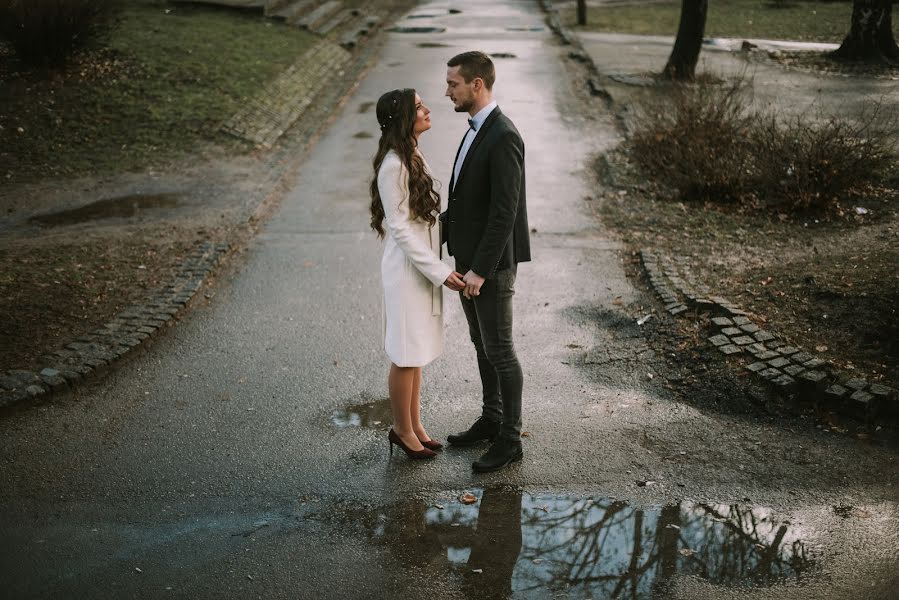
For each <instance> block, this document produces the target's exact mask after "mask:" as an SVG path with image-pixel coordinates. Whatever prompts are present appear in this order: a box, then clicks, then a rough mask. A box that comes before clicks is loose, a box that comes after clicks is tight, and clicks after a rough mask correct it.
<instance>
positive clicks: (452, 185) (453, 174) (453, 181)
mask: <svg viewBox="0 0 899 600" xmlns="http://www.w3.org/2000/svg"><path fill="white" fill-rule="evenodd" d="M467 135H468V131H466V132H465V135H463V136H462V141H461V142H459V147H458V148H456V158H454V159H453V168H452V170H450V182H449V193H450V195H451V196H452V194H453V188H455V187H456V161H457V160H459V153H460V152H462V146H464V145H465V136H467ZM459 173H462V171H459Z"/></svg>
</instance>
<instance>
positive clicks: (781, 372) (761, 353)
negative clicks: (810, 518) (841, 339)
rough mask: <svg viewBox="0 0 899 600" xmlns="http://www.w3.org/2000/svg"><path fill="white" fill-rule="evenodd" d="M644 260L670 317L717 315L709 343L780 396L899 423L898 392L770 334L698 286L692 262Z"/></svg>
mask: <svg viewBox="0 0 899 600" xmlns="http://www.w3.org/2000/svg"><path fill="white" fill-rule="evenodd" d="M640 257H641V263H642V265H643V270H644V272H645V274H646V276H647V278H648V279H649V282H650V285H651V286H652V288H653V289H654V290H655V292H656V294H658V296H659V298H660V299H661V301H662V302H663V303H664V304H665V310H666V311H667V312H668V313H670V314H671V315H672V316H679V315H680V316H681V317H682V318H696V317H698V315H699V314H710V315H713V316H712V318H711V319H710V326H711V329H712V331H711V332H710V335H709V337H708V341H709V343H710V344H711V345H712V346H713V347H715V348H716V349H717V350H718V351H719V352H721V353H722V354H723V355H725V356H736V357H742V358H743V359H744V364H745V368H746V369H747V370H748V371H749V373H751V374H753V376H755V377H759V378H760V379H762V380H764V381H766V382H767V383H768V384H769V385H770V386H772V388H773V389H774V390H776V391H778V392H780V393H783V394H785V395H791V396H797V395H798V396H799V397H800V398H802V399H804V400H806V401H807V402H810V403H814V404H815V405H817V406H821V407H822V408H826V409H827V410H833V411H836V412H840V413H844V414H847V415H849V416H852V417H853V418H857V419H864V420H870V419H872V418H875V417H892V418H894V419H895V418H897V417H899V393H897V390H895V389H893V388H890V387H888V386H885V385H881V384H879V383H869V382H868V381H866V380H865V379H862V378H858V377H852V378H847V377H846V376H844V375H843V374H841V373H838V372H837V370H836V369H835V368H834V366H833V365H831V364H829V363H827V362H825V361H823V360H821V359H819V358H816V357H814V356H813V355H811V354H809V353H808V352H805V351H803V350H802V349H801V348H797V347H795V346H793V345H791V344H789V343H787V342H786V341H784V340H782V339H780V338H779V336H777V335H775V334H774V333H771V332H769V331H765V330H764V329H763V328H762V327H761V326H760V325H758V324H756V323H753V322H752V321H751V319H750V318H749V315H748V313H747V312H746V311H744V310H743V309H741V308H740V307H739V306H737V305H736V304H734V303H733V302H730V301H729V300H727V299H726V298H722V297H720V296H716V295H713V293H712V292H711V291H710V290H709V289H708V288H707V287H706V286H704V285H702V284H701V283H699V282H697V281H695V280H694V278H693V275H692V273H691V271H690V266H689V259H688V258H686V257H676V258H671V257H666V256H660V255H657V254H656V253H654V252H652V251H651V250H648V249H644V250H642V251H641V252H640ZM745 359H748V361H747V360H745Z"/></svg>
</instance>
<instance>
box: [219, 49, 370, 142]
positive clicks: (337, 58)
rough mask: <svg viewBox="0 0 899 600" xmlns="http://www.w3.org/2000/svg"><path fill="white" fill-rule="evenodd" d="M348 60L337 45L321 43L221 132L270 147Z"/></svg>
mask: <svg viewBox="0 0 899 600" xmlns="http://www.w3.org/2000/svg"><path fill="white" fill-rule="evenodd" d="M352 58H353V56H352V54H351V53H350V52H349V51H348V50H346V49H344V48H342V47H340V46H339V45H338V44H335V43H334V42H332V41H330V40H321V41H320V42H318V43H317V44H315V45H314V46H313V47H312V48H310V49H309V50H307V51H306V52H305V53H304V54H303V55H302V56H300V58H299V59H298V60H297V61H296V62H295V63H294V64H293V65H291V66H290V67H288V69H287V70H286V71H285V72H284V73H282V74H281V75H280V76H278V78H277V79H275V80H274V81H273V82H271V83H270V84H269V85H267V86H266V87H265V89H264V90H263V91H262V92H261V93H260V94H259V95H258V96H256V97H255V98H253V99H252V100H250V101H249V102H248V103H247V104H245V105H244V106H243V107H242V108H241V109H240V110H239V111H238V112H237V114H235V115H234V116H233V117H231V118H230V119H229V120H228V121H227V122H226V123H224V124H223V125H222V131H224V132H226V133H230V134H231V135H234V136H236V137H239V138H241V139H244V140H247V141H249V142H252V143H254V144H256V145H258V146H262V147H263V148H266V149H268V148H271V147H272V146H274V144H275V142H277V141H278V138H280V137H281V136H282V135H283V134H284V132H285V131H287V130H288V129H290V127H291V126H292V125H293V124H294V123H295V122H296V121H297V120H298V119H299V118H300V117H301V116H302V115H303V113H304V112H305V110H306V108H307V107H309V106H310V105H311V104H312V103H313V101H315V100H316V99H317V98H318V96H319V92H320V91H321V90H322V88H324V87H325V85H327V83H328V82H329V81H330V80H331V79H332V78H333V76H334V74H335V73H338V72H341V71H342V70H343V69H344V68H345V67H346V66H347V65H348V64H349V62H350V61H351V60H352Z"/></svg>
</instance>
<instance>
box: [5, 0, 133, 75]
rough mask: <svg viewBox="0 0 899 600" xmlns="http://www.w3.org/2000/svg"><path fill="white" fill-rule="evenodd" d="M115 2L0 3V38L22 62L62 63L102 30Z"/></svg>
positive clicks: (34, 0) (9, 0)
mask: <svg viewBox="0 0 899 600" xmlns="http://www.w3.org/2000/svg"><path fill="white" fill-rule="evenodd" d="M117 8H118V1H117V0H0V37H3V38H4V39H6V40H7V41H9V42H10V43H11V44H12V46H13V48H14V49H15V51H16V55H17V56H18V57H19V59H21V60H22V61H23V62H25V63H28V64H32V65H39V66H48V65H59V64H62V63H64V62H65V61H66V60H67V59H68V58H69V57H70V56H71V55H72V53H73V52H74V51H76V50H77V49H78V48H80V47H83V46H84V45H85V44H87V43H89V42H91V41H92V40H94V39H96V38H97V37H98V36H99V35H101V34H102V33H103V32H105V31H106V28H107V27H108V26H109V24H110V22H111V17H112V16H113V14H114V13H115V10H116V9H117Z"/></svg>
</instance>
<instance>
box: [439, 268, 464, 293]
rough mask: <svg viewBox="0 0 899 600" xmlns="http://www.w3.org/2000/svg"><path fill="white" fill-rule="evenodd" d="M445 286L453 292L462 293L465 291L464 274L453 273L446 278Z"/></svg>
mask: <svg viewBox="0 0 899 600" xmlns="http://www.w3.org/2000/svg"><path fill="white" fill-rule="evenodd" d="M443 285H445V286H446V287H448V288H449V289H451V290H453V291H454V292H461V291H462V290H463V289H465V283H464V282H463V281H462V274H461V273H456V272H455V271H453V272H452V273H450V274H449V277H447V278H446V281H444V282H443Z"/></svg>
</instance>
